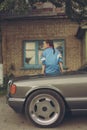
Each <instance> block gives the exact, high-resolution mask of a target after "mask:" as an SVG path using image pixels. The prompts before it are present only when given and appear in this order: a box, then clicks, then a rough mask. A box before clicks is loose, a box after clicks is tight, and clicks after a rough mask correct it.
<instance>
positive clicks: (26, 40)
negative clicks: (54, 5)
mask: <svg viewBox="0 0 87 130" xmlns="http://www.w3.org/2000/svg"><path fill="white" fill-rule="evenodd" d="M78 27H79V25H78V24H77V23H75V22H71V21H70V20H69V19H68V18H66V17H65V16H63V15H59V16H55V15H54V16H20V17H18V16H6V15H5V17H2V21H1V33H2V59H3V68H4V74H11V73H12V74H14V75H15V76H19V75H27V74H28V75H29V74H37V73H40V72H41V62H40V55H41V52H42V51H43V48H42V42H43V40H45V39H51V40H53V42H54V45H55V47H56V48H58V49H59V50H60V52H61V53H62V56H63V61H64V63H63V65H64V67H68V68H70V69H72V70H76V69H78V68H79V67H80V66H81V65H82V64H83V50H82V48H83V44H81V40H80V39H78V38H77V37H76V34H77V30H78Z"/></svg>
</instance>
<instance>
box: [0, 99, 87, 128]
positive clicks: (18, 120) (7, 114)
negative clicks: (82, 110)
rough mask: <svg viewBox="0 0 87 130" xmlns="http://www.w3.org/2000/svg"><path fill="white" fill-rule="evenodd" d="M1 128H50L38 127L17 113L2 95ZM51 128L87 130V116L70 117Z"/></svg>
mask: <svg viewBox="0 0 87 130" xmlns="http://www.w3.org/2000/svg"><path fill="white" fill-rule="evenodd" d="M0 130H48V128H45V129H43V128H37V127H35V126H34V125H32V124H31V122H28V121H27V120H26V118H25V116H23V115H21V114H17V113H15V112H14V111H13V110H12V109H11V108H10V107H9V106H8V104H6V98H5V96H3V97H0ZM49 130H87V117H86V116H83V117H81V116H80V117H76V116H74V117H70V118H68V119H65V120H64V122H63V123H62V124H61V125H60V126H58V127H56V128H49Z"/></svg>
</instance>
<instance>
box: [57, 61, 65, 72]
mask: <svg viewBox="0 0 87 130" xmlns="http://www.w3.org/2000/svg"><path fill="white" fill-rule="evenodd" d="M59 66H60V71H61V73H63V72H66V71H65V70H64V69H63V63H62V62H59Z"/></svg>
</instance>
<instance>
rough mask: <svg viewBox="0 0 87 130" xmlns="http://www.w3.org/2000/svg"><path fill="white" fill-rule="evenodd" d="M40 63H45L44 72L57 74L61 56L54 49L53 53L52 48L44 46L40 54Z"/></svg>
mask: <svg viewBox="0 0 87 130" xmlns="http://www.w3.org/2000/svg"><path fill="white" fill-rule="evenodd" d="M41 61H42V64H43V65H45V73H46V74H59V73H60V68H59V65H58V64H59V62H63V61H62V56H61V54H60V52H59V51H58V50H57V49H55V53H53V48H51V47H50V48H46V49H45V50H44V51H43V53H42V56H41Z"/></svg>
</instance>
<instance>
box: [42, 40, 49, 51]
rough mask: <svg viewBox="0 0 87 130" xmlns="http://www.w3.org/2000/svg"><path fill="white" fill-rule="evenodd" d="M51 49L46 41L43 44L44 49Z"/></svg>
mask: <svg viewBox="0 0 87 130" xmlns="http://www.w3.org/2000/svg"><path fill="white" fill-rule="evenodd" d="M48 47H49V43H46V41H44V42H43V48H44V49H46V48H48Z"/></svg>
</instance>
